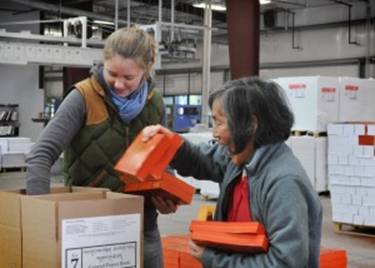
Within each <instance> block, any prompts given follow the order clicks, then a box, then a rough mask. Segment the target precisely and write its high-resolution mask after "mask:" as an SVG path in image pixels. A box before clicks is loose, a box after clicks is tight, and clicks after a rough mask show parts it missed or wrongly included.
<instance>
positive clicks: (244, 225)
mask: <svg viewBox="0 0 375 268" xmlns="http://www.w3.org/2000/svg"><path fill="white" fill-rule="evenodd" d="M190 231H191V232H193V233H195V232H202V233H204V232H215V233H227V234H265V233H266V232H265V230H264V227H263V225H262V224H260V223H259V222H255V221H251V222H226V221H197V220H194V221H192V222H191V224H190Z"/></svg>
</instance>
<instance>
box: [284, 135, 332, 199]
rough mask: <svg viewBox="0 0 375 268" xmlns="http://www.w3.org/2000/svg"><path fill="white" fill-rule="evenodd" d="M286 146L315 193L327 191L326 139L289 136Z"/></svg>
mask: <svg viewBox="0 0 375 268" xmlns="http://www.w3.org/2000/svg"><path fill="white" fill-rule="evenodd" d="M287 144H288V145H289V147H290V148H291V149H292V151H293V153H294V154H295V155H296V157H297V158H298V160H299V161H300V162H301V164H302V166H303V168H304V169H305V171H306V173H307V175H308V177H309V179H310V181H311V184H312V185H313V187H314V189H315V190H316V191H317V192H319V193H320V192H324V191H327V190H328V169H327V137H313V136H291V137H290V138H289V139H288V140H287Z"/></svg>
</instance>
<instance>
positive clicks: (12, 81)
mask: <svg viewBox="0 0 375 268" xmlns="http://www.w3.org/2000/svg"><path fill="white" fill-rule="evenodd" d="M8 8H10V7H8ZM21 20H39V12H25V13H21V14H18V15H17V14H10V13H9V12H0V22H2V21H21ZM0 27H3V26H0ZM3 28H5V26H4V27H3ZM6 29H7V30H8V31H21V30H30V31H31V32H33V33H39V25H38V24H35V25H17V26H6ZM38 79H39V70H38V66H35V65H6V64H0V81H1V83H0V103H4V104H7V103H15V104H18V105H19V108H18V109H19V123H20V129H19V135H20V136H24V137H30V138H31V139H32V140H33V141H36V139H37V137H38V136H39V134H40V132H41V131H42V129H43V124H42V123H34V122H32V120H31V118H33V117H36V116H37V115H38V113H39V112H42V111H43V106H44V92H43V90H40V89H39V88H38Z"/></svg>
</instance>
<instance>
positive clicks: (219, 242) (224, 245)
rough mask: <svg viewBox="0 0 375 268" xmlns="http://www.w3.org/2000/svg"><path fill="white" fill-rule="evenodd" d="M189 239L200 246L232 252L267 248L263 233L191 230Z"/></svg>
mask: <svg viewBox="0 0 375 268" xmlns="http://www.w3.org/2000/svg"><path fill="white" fill-rule="evenodd" d="M191 239H192V240H193V241H194V243H196V244H197V245H199V246H202V247H212V248H217V249H220V250H227V251H232V252H244V253H245V252H249V253H258V252H259V253H260V252H266V251H267V250H268V239H267V237H266V235H265V234H236V233H220V232H193V233H192V234H191Z"/></svg>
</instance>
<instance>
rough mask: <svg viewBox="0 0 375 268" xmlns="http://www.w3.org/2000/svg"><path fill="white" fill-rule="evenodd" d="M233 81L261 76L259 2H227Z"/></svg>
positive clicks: (254, 0) (255, 0)
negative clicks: (245, 77)
mask: <svg viewBox="0 0 375 268" xmlns="http://www.w3.org/2000/svg"><path fill="white" fill-rule="evenodd" d="M226 6H227V24H228V40H229V63H230V71H231V79H237V78H240V77H244V76H255V75H259V1H258V0H226Z"/></svg>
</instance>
